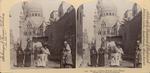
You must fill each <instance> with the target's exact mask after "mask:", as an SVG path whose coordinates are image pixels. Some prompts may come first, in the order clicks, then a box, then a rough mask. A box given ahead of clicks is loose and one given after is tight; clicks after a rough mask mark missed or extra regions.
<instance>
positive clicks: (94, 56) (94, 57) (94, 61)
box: [90, 46, 97, 67]
mask: <svg viewBox="0 0 150 73" xmlns="http://www.w3.org/2000/svg"><path fill="white" fill-rule="evenodd" d="M90 56H91V58H90V59H91V65H92V66H94V67H96V65H97V51H96V48H95V46H92V47H91V50H90Z"/></svg>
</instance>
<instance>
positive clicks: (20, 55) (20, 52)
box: [16, 44, 24, 67]
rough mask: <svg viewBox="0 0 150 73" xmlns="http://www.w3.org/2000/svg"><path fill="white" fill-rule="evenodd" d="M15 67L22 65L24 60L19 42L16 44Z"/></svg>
mask: <svg viewBox="0 0 150 73" xmlns="http://www.w3.org/2000/svg"><path fill="white" fill-rule="evenodd" d="M16 53H17V67H22V66H23V60H24V52H23V50H22V48H21V46H20V45H19V44H17V50H16Z"/></svg>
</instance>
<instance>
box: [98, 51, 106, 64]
mask: <svg viewBox="0 0 150 73" xmlns="http://www.w3.org/2000/svg"><path fill="white" fill-rule="evenodd" d="M104 60H105V57H104V49H103V48H99V50H98V66H104Z"/></svg>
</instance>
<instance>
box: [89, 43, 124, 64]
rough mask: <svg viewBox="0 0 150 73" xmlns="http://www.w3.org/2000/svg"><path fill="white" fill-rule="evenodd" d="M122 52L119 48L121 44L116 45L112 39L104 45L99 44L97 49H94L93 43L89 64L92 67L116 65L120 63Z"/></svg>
mask: <svg viewBox="0 0 150 73" xmlns="http://www.w3.org/2000/svg"><path fill="white" fill-rule="evenodd" d="M103 43H104V42H103ZM123 54H124V52H123V49H122V48H121V45H120V44H117V45H116V43H115V42H114V41H109V42H107V45H106V46H103V45H101V47H100V48H99V49H98V50H96V48H95V46H94V45H93V46H92V47H91V50H90V56H91V58H90V60H91V65H92V66H94V67H96V66H99V67H101V66H111V67H118V66H120V65H121V61H122V55H123Z"/></svg>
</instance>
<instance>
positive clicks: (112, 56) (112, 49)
mask: <svg viewBox="0 0 150 73" xmlns="http://www.w3.org/2000/svg"><path fill="white" fill-rule="evenodd" d="M109 44H110V45H109V60H110V66H111V67H116V66H119V63H118V61H119V57H118V52H117V46H116V44H115V42H114V41H112V42H110V43H109Z"/></svg>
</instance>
